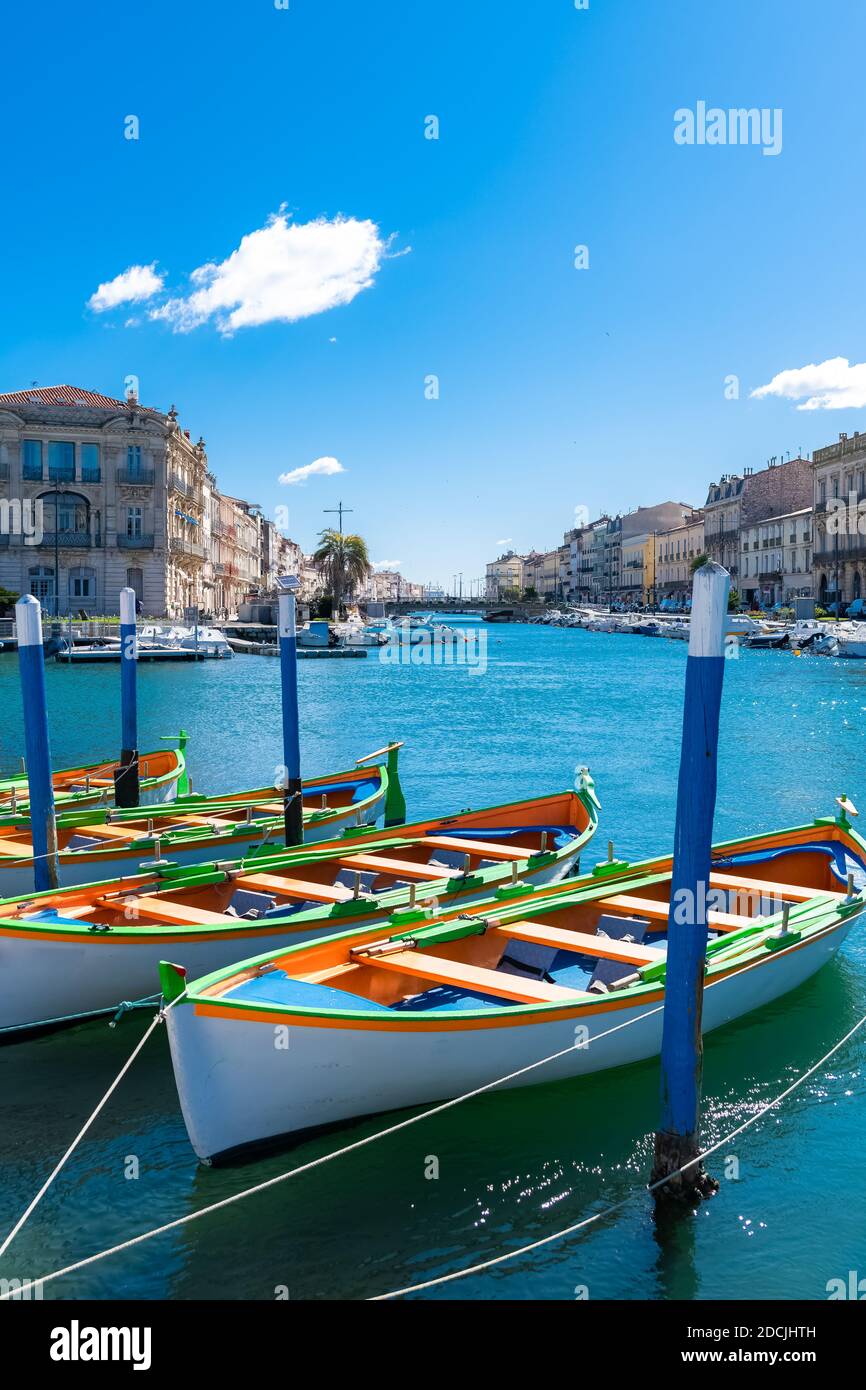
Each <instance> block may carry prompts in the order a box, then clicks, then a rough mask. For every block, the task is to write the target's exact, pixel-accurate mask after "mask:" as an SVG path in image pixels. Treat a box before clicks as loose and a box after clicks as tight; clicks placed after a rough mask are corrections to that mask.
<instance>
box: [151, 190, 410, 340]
mask: <svg viewBox="0 0 866 1390" xmlns="http://www.w3.org/2000/svg"><path fill="white" fill-rule="evenodd" d="M387 251H388V242H387V241H385V240H383V239H382V237H381V236H380V235H379V228H378V227H377V226H376V224H375V223H374V222H370V221H369V220H367V221H359V220H358V219H357V218H355V217H335V218H333V219H331V220H328V219H327V218H325V217H320V218H317V219H316V220H315V221H313V222H303V223H290V222H289V218H288V215H287V214H286V213H285V212H283V211H280V212H279V213H277V214H275V215H274V216H273V217H271V218H270V219H269V221H268V223H267V225H266V226H264V227H259V228H258V229H257V230H256V231H254V232H248V233H247V235H246V236H244V237H242V238H241V242H240V245H239V246H238V247H237V249H236V250H235V251H232V253H231V255H230V256H228V257H227V258H226V259H225V260H224V261H220V262H219V263H218V264H215V263H212V262H211V263H208V264H207V265H202V266H199V267H198V269H197V270H194V271H193V272H192V274H191V276H190V280H191V281H192V284H193V285H194V286H195V288H194V289H193V290H192V291H191V292H190V293H189V294H187V295H180V296H178V297H176V298H172V299H169V300H167V301H166V303H165V304H163V305H161V307H160V308H158V309H152V310H151V313H150V317H151V318H153V319H165V320H166V321H167V322H169V323H170V324H171V325H172V327H173V328H174V330H175V332H178V333H188V332H189V331H190V330H191V329H193V328H198V327H199V326H200V325H201V324H203V323H206V322H208V320H210V319H213V320H214V321H215V323H216V325H217V327H218V328H219V330H220V331H221V332H222V333H226V334H228V333H233V332H234V331H235V330H236V329H238V328H249V327H252V326H254V325H256V324H262V323H273V322H281V323H294V322H295V321H296V320H298V319H304V318H309V317H310V316H311V315H312V314H321V313H324V312H325V310H327V309H334V308H337V306H338V305H341V304H350V303H351V301H352V300H353V299H354V298H355V296H356V295H358V294H360V292H361V290H366V289H369V287H370V286H371V285H372V283H373V278H374V276H375V275H376V272H377V271H378V269H379V267H380V265H381V263H382V260H383V258H384V257H385V255H386V253H387Z"/></svg>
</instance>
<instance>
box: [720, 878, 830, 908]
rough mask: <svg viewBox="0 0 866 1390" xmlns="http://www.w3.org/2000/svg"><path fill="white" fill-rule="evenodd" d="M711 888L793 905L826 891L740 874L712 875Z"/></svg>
mask: <svg viewBox="0 0 866 1390" xmlns="http://www.w3.org/2000/svg"><path fill="white" fill-rule="evenodd" d="M710 887H711V888H724V889H731V890H736V889H740V891H741V892H744V893H760V895H761V897H764V898H781V899H783V900H784V899H786V898H787V899H789V900H790V901H791V902H792V903H807V902H808V901H809V899H810V898H814V897H815V896H816V895H817V894H818V893H819V892H821V893H823V892H825V891H829V890H825V889H818V888H804V887H803V886H802V884H793V883H772V882H771V881H770V880H769V879H765V878H741V877H740V875H739V874H718V873H715V872H712V873H711V874H710ZM835 896H836V897H838V898H844V897H845V894H844V893H841V892H840V893H837V894H835Z"/></svg>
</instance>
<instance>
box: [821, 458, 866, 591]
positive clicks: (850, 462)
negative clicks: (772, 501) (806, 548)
mask: <svg viewBox="0 0 866 1390" xmlns="http://www.w3.org/2000/svg"><path fill="white" fill-rule="evenodd" d="M812 480H813V487H814V511H815V545H814V554H813V575H812V577H813V590H812V592H813V593H814V596H815V598H816V600H817V602H818V603H819V604H822V605H823V606H824V607H825V608H831V607H832V606H833V604H834V603H835V601H836V590H837V587H838V589H839V591H840V599H841V602H842V603H850V602H851V601H852V600H853V599H857V598H866V434H861V433H860V432H859V431H857V432H855V433H854V434H853V435H851V436H849V435H847V434H840V435H839V439H838V441H837V442H836V443H835V444H828V445H827V446H826V448H823V449H816V450H815V452H814V453H813V455H812ZM837 575H838V585H837Z"/></svg>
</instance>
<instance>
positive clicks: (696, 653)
mask: <svg viewBox="0 0 866 1390" xmlns="http://www.w3.org/2000/svg"><path fill="white" fill-rule="evenodd" d="M730 586H731V577H730V575H729V574H728V572H727V570H725V569H722V566H721V565H716V564H713V563H712V562H708V563H706V564H704V565H701V567H700V568H699V569H697V570H696V571H695V577H694V583H693V586H692V617H691V627H690V632H689V654H688V659H687V662H686V691H685V708H684V712H683V739H682V750H681V753H680V775H679V783H678V785H677V815H676V828H675V831H674V862H673V876H672V879H671V905H670V913H669V917H668V950H667V970H666V972H665V1006H664V1024H663V1033H662V1053H661V1121H660V1125H659V1129H658V1132H657V1133H656V1136H655V1155H654V1163H653V1175H652V1182H657V1181H660V1180H661V1179H662V1178H666V1177H668V1176H670V1175H671V1174H677V1173H678V1172H679V1170H680V1169H681V1168H683V1167H684V1166H686V1165H691V1166H690V1167H687V1169H686V1172H685V1173H682V1174H680V1175H679V1176H678V1177H672V1178H671V1181H670V1182H667V1183H665V1184H664V1185H663V1186H662V1187H660V1188H658V1189H657V1190H656V1198H657V1199H660V1200H665V1199H671V1198H674V1199H678V1200H680V1201H688V1202H692V1203H694V1202H696V1201H700V1200H701V1198H703V1197H708V1196H711V1195H712V1194H713V1193H714V1192H715V1191H717V1189H718V1184H717V1183H715V1182H714V1181H713V1179H712V1178H710V1177H709V1176H708V1175H707V1174H706V1173H705V1172H704V1171H703V1167H702V1165H700V1164H695V1162H694V1160H695V1159H696V1157H697V1155H698V1153H699V1152H700V1140H699V1123H700V1099H701V1071H702V1066H703V1042H702V1037H701V1010H702V1006H703V998H704V969H705V963H706V954H707V899H708V896H709V890H710V882H709V880H710V862H711V858H712V843H713V812H714V810H715V805H716V764H717V754H718V743H719V711H720V709H721V703H722V677H723V675H724V669H725V631H726V629H727V626H728V621H727V613H728V594H729V591H730Z"/></svg>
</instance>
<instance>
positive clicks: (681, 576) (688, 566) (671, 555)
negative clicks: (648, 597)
mask: <svg viewBox="0 0 866 1390" xmlns="http://www.w3.org/2000/svg"><path fill="white" fill-rule="evenodd" d="M704 553H705V550H704V514H703V512H702V511H696V512H692V514H691V516H689V517H687V518H686V519H685V520H683V521H682V522H681V523H680V524H679V525H678V526H671V527H670V528H669V529H668V530H666V531H658V532H657V533H656V536H655V557H656V571H655V601H656V602H657V603H660V602H661V601H662V600H663V599H679V600H682V599H685V598H687V597H688V595H689V594H690V593H691V591H692V562H693V561H694V560H696V559H697V558H698V556H699V555H703V554H704Z"/></svg>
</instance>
